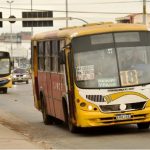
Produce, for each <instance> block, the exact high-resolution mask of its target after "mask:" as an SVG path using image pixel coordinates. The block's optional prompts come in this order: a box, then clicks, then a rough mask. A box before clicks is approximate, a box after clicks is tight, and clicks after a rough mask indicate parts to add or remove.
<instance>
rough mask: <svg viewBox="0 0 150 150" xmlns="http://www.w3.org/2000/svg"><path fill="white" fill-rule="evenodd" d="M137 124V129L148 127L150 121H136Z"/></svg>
mask: <svg viewBox="0 0 150 150" xmlns="http://www.w3.org/2000/svg"><path fill="white" fill-rule="evenodd" d="M137 126H138V129H148V128H149V126H150V123H149V122H147V123H138V124H137Z"/></svg>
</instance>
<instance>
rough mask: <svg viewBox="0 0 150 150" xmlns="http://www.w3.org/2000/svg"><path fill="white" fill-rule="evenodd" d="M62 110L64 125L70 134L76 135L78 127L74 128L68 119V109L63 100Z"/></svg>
mask: <svg viewBox="0 0 150 150" xmlns="http://www.w3.org/2000/svg"><path fill="white" fill-rule="evenodd" d="M63 110H64V116H65V123H66V125H67V127H68V129H69V131H70V132H71V133H77V132H78V127H76V126H75V125H74V124H73V123H72V120H71V118H70V115H69V112H68V107H67V103H66V101H65V100H63Z"/></svg>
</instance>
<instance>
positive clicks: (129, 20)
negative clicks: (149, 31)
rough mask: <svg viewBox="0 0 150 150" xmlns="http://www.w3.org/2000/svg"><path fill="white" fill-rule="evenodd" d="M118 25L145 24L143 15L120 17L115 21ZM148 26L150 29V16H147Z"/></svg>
mask: <svg viewBox="0 0 150 150" xmlns="http://www.w3.org/2000/svg"><path fill="white" fill-rule="evenodd" d="M115 20H116V22H117V23H135V24H143V14H142V13H137V14H130V15H128V16H125V17H120V18H116V19H115ZM146 25H147V26H148V27H150V14H146Z"/></svg>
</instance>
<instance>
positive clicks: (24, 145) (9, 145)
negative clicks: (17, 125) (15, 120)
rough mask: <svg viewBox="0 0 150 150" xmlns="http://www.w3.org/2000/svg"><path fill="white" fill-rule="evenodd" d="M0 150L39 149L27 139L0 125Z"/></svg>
mask: <svg viewBox="0 0 150 150" xmlns="http://www.w3.org/2000/svg"><path fill="white" fill-rule="evenodd" d="M0 149H41V148H40V147H38V146H37V145H36V144H34V143H31V142H29V141H28V139H27V138H26V137H25V136H23V135H21V134H19V133H17V132H15V131H13V130H11V129H9V128H7V127H5V126H3V125H1V124H0Z"/></svg>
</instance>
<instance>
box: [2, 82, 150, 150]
mask: <svg viewBox="0 0 150 150" xmlns="http://www.w3.org/2000/svg"><path fill="white" fill-rule="evenodd" d="M0 114H1V115H0V120H1V121H2V123H3V124H4V125H6V126H9V127H11V128H12V129H13V130H16V131H17V132H20V133H21V134H23V135H25V136H27V137H28V138H29V140H31V141H32V142H36V143H38V144H40V145H42V146H43V147H44V148H54V149H60V148H62V149H150V144H149V143H150V130H143V131H140V130H138V129H137V127H136V125H124V126H117V127H105V128H104V127H103V128H92V129H85V130H82V131H81V132H80V133H77V134H72V133H70V132H69V131H68V129H67V128H66V127H65V126H64V125H49V126H46V125H44V124H43V122H42V115H41V113H40V112H39V111H38V110H36V109H35V108H34V104H33V95H32V85H31V82H30V84H25V83H18V84H16V85H15V86H14V87H13V88H12V89H9V90H8V94H0Z"/></svg>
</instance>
